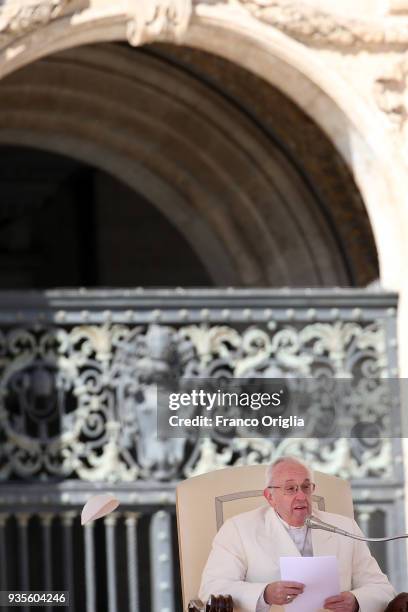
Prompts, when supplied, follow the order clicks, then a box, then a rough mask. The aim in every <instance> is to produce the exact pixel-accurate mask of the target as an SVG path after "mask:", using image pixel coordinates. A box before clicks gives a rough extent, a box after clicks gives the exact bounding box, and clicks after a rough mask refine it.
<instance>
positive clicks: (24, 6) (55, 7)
mask: <svg viewBox="0 0 408 612" xmlns="http://www.w3.org/2000/svg"><path fill="white" fill-rule="evenodd" d="M73 4H74V0H38V1H34V2H32V1H28V2H27V1H24V0H20V1H17V2H16V1H15V0H14V1H13V0H6V2H4V3H2V4H1V6H0V45H1V46H2V47H4V46H6V45H7V44H8V43H9V42H11V41H12V40H13V39H15V38H19V37H20V36H23V35H24V34H28V33H29V32H32V31H33V30H36V29H38V28H40V27H42V26H44V25H47V24H48V23H50V22H51V21H53V20H54V19H57V18H58V17H60V16H62V15H63V14H64V13H67V12H68V10H69V9H70V7H71V5H73Z"/></svg>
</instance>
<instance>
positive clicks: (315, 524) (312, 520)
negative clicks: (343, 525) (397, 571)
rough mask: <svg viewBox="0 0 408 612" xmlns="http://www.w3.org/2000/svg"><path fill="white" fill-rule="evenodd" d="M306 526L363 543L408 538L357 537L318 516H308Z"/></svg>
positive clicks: (407, 535) (402, 536) (405, 534)
mask: <svg viewBox="0 0 408 612" xmlns="http://www.w3.org/2000/svg"><path fill="white" fill-rule="evenodd" d="M305 525H306V527H308V528H309V529H323V531H330V532H331V533H338V534H339V535H342V536H345V537H346V538H353V539H354V540H362V541H363V542H389V541H390V540H400V539H401V538H408V533H404V534H402V535H397V536H390V537H388V538H367V537H365V536H359V535H355V534H354V533H349V532H348V531H345V530H344V529H340V527H335V526H334V525H330V524H329V523H325V522H324V521H321V520H320V519H319V518H317V516H313V515H311V516H308V517H307V518H306V520H305Z"/></svg>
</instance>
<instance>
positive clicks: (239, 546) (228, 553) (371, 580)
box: [199, 506, 395, 612]
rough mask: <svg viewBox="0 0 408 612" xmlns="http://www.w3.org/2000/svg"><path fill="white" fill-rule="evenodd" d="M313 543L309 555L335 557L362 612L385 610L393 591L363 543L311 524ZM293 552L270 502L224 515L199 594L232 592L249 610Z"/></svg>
mask: <svg viewBox="0 0 408 612" xmlns="http://www.w3.org/2000/svg"><path fill="white" fill-rule="evenodd" d="M313 513H314V515H315V516H317V517H318V518H320V519H321V520H322V521H325V522H326V523H331V524H332V525H336V526H337V527H340V528H341V529H344V530H346V531H349V532H350V533H355V534H356V535H362V533H361V531H360V529H359V527H358V525H357V523H356V522H355V521H354V520H352V519H350V518H347V517H345V516H341V515H339V514H331V513H329V512H320V511H313ZM312 544H313V556H315V557H317V556H325V555H334V556H335V557H337V559H338V563H339V572H340V591H352V592H353V593H354V595H355V596H356V598H357V601H358V603H359V605H360V611H361V612H384V609H385V608H386V606H387V604H388V603H389V602H390V601H391V599H393V598H394V597H395V592H394V589H393V588H392V586H391V584H390V583H389V581H388V578H387V577H386V576H385V574H383V573H382V572H381V570H380V568H379V567H378V563H377V561H376V560H375V559H374V557H372V556H371V553H370V551H369V549H368V546H367V544H366V543H365V542H360V541H358V540H353V539H351V538H346V537H344V536H340V535H337V534H335V533H330V532H328V531H322V530H320V529H319V530H317V529H313V530H312ZM295 556H300V552H299V550H298V549H297V548H296V546H295V544H294V542H293V540H292V539H291V537H290V536H289V534H288V532H287V530H286V528H285V526H284V525H283V523H282V521H281V520H280V519H279V518H278V516H277V515H276V513H275V511H274V510H273V509H272V508H271V507H270V506H263V507H261V508H257V509H256V510H252V511H251V512H244V513H243V514H238V515H236V516H234V517H233V518H231V519H228V520H227V521H226V522H225V523H224V524H223V526H222V527H221V529H220V530H219V531H218V533H217V535H216V536H215V538H214V541H213V546H212V549H211V552H210V555H209V557H208V561H207V563H206V565H205V568H204V571H203V575H202V580H201V587H200V593H199V596H200V599H202V600H203V601H206V600H207V599H208V597H209V596H210V595H211V594H213V595H219V594H220V595H231V596H232V599H233V601H234V610H235V609H240V610H242V611H245V612H254V611H255V610H256V608H257V603H258V600H259V599H260V597H261V596H262V594H263V591H264V589H265V587H266V585H267V584H269V583H270V582H275V581H277V580H280V579H281V578H280V568H279V558H280V557H295ZM337 594H338V593H333V595H337ZM262 600H263V598H262ZM258 609H259V604H258ZM283 610H286V612H290V604H289V605H288V606H285V608H283V607H281V606H272V607H271V612H272V611H273V612H278V611H283Z"/></svg>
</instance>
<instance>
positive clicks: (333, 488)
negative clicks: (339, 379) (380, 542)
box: [176, 465, 353, 610]
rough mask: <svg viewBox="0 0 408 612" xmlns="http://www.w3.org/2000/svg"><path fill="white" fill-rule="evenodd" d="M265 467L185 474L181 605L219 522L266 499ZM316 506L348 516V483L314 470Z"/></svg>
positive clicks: (180, 502) (180, 496) (180, 498)
mask: <svg viewBox="0 0 408 612" xmlns="http://www.w3.org/2000/svg"><path fill="white" fill-rule="evenodd" d="M265 467H266V466H265V465H251V466H239V467H231V468H225V469H223V470H217V471H215V472H209V473H208V474H202V475H201V476H195V477H194V478H189V479H188V480H185V481H184V482H181V483H180V484H179V485H178V486H177V502H176V503H177V529H178V540H179V552H180V566H181V585H182V591H183V608H184V610H186V609H187V604H188V602H189V601H190V599H196V598H197V596H198V589H199V586H200V581H201V574H202V571H203V568H204V565H205V562H206V561H207V558H208V555H209V552H210V549H211V544H212V541H213V538H214V536H215V534H216V532H217V531H218V529H219V528H220V527H221V525H222V524H223V522H224V521H225V520H226V519H227V518H229V517H231V516H234V515H235V514H239V513H241V512H247V511H248V510H253V509H255V508H258V507H259V506H260V505H262V504H263V503H265V504H266V501H265V499H264V497H263V489H264V487H265ZM313 479H314V482H315V483H316V493H315V495H314V496H313V503H314V504H315V507H317V508H319V509H320V510H326V511H327V512H335V513H337V514H343V515H345V516H350V517H353V501H352V496H351V487H350V484H349V483H348V482H347V481H345V480H342V479H341V478H337V477H336V476H329V475H328V474H323V473H322V472H317V471H315V472H314V474H313Z"/></svg>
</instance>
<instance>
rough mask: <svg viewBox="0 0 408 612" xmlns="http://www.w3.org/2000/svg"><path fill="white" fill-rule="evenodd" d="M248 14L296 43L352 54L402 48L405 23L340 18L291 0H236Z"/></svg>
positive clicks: (406, 37)
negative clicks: (330, 48)
mask: <svg viewBox="0 0 408 612" xmlns="http://www.w3.org/2000/svg"><path fill="white" fill-rule="evenodd" d="M239 2H240V3H241V5H243V6H245V8H247V9H248V10H249V11H250V13H251V14H252V15H253V16H254V17H256V18H257V19H260V20H261V21H264V22H265V23H268V24H270V25H272V26H273V27H275V28H277V29H278V30H281V31H282V32H284V33H285V34H287V35H288V36H291V37H292V38H294V39H296V40H298V41H299V42H302V43H305V44H308V45H312V46H316V47H334V48H338V49H340V50H341V49H342V50H344V51H347V52H350V53H354V52H357V51H359V50H360V49H362V48H364V49H373V50H376V49H377V50H381V47H382V48H384V47H387V48H394V47H398V48H403V47H405V46H406V45H407V44H408V28H407V26H406V24H404V23H402V24H399V23H389V24H385V23H382V22H380V21H376V22H370V21H368V20H367V21H363V20H357V19H344V18H341V17H337V16H336V15H333V14H331V13H328V12H324V11H321V10H318V9H315V8H313V7H311V6H309V5H306V4H304V3H302V2H297V1H293V0H239Z"/></svg>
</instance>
